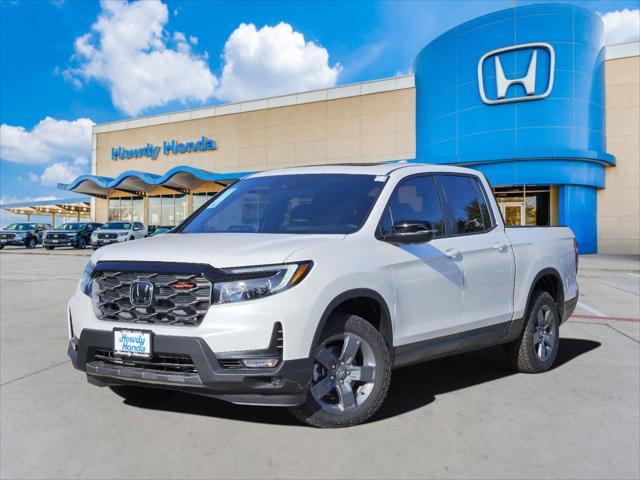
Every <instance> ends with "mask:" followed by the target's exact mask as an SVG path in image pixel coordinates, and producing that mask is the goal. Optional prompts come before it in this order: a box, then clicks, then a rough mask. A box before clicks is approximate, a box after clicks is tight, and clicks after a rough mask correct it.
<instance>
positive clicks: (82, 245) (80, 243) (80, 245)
mask: <svg viewBox="0 0 640 480" xmlns="http://www.w3.org/2000/svg"><path fill="white" fill-rule="evenodd" d="M76 248H78V249H80V250H84V249H85V248H87V241H86V240H85V239H84V238H81V239H80V240H78V243H76Z"/></svg>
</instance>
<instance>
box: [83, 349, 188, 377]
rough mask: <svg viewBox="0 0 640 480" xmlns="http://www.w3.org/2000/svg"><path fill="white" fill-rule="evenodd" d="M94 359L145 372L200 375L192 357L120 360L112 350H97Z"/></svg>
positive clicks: (155, 356)
mask: <svg viewBox="0 0 640 480" xmlns="http://www.w3.org/2000/svg"><path fill="white" fill-rule="evenodd" d="M93 359H94V360H96V361H98V362H104V363H106V364H108V365H116V366H120V367H132V368H142V369H145V370H156V371H157V370H160V371H163V372H178V373H198V370H197V369H196V366H195V365H194V363H193V360H191V357H189V356H187V355H184V356H180V355H158V354H156V355H154V356H153V358H149V359H140V358H120V357H116V356H114V355H113V351H111V350H96V353H95V354H94V355H93Z"/></svg>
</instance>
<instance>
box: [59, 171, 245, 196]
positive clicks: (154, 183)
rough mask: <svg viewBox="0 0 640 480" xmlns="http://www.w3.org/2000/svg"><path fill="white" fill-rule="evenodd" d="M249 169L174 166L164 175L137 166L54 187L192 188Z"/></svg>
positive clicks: (104, 191) (102, 190)
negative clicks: (217, 170) (227, 170)
mask: <svg viewBox="0 0 640 480" xmlns="http://www.w3.org/2000/svg"><path fill="white" fill-rule="evenodd" d="M251 173H254V172H233V173H215V172H208V171H206V170H200V169H199V168H193V167H188V166H178V167H174V168H172V169H171V170H169V171H168V172H167V173H165V174H164V175H157V174H154V173H146V172H140V171H137V170H128V171H126V172H123V173H121V174H120V175H118V176H117V177H116V178H109V177H100V176H97V175H81V176H79V177H78V178H76V179H75V180H74V181H73V182H71V183H68V184H65V183H59V184H58V188H60V189H62V190H68V191H70V192H77V193H84V194H87V195H93V196H100V197H104V196H107V195H109V194H111V193H112V192H113V191H117V190H118V191H125V192H130V193H145V192H148V191H150V190H153V189H154V188H156V187H158V186H163V187H167V188H173V189H176V190H193V189H194V188H198V187H199V186H200V185H202V184H203V183H205V182H218V183H220V184H223V185H225V184H227V183H229V182H232V181H235V180H239V179H240V178H242V177H245V176H247V175H250V174H251Z"/></svg>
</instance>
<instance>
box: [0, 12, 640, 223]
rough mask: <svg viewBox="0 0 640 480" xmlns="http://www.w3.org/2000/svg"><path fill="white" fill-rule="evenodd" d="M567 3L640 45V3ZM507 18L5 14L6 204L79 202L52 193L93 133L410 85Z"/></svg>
mask: <svg viewBox="0 0 640 480" xmlns="http://www.w3.org/2000/svg"><path fill="white" fill-rule="evenodd" d="M530 3H542V2H540V1H536V0H515V4H516V6H520V5H525V4H530ZM570 3H574V4H578V5H581V6H583V7H586V8H590V9H592V10H594V11H596V12H598V13H599V14H600V15H601V16H602V17H603V20H604V23H605V35H606V39H607V40H606V41H607V43H608V44H615V43H623V42H628V41H637V40H639V37H640V10H639V7H640V0H602V1H600V0H587V1H582V0H578V1H573V2H570ZM511 6H512V0H489V1H481V0H470V1H451V0H448V1H438V0H423V1H388V2H377V1H370V2H369V1H355V2H349V1H342V2H337V1H331V2H320V1H307V2H303V1H297V2H273V1H270V2H260V1H258V2H251V1H233V2H218V1H209V0H186V1H170V0H146V1H142V2H126V1H119V0H104V1H102V2H91V1H74V0H51V1H48V0H0V124H1V126H0V204H2V203H10V202H18V201H31V200H34V199H51V198H61V197H65V198H66V197H69V196H73V195H72V194H71V195H70V194H69V193H66V192H64V191H62V190H59V189H58V188H57V186H56V185H57V183H58V182H62V183H67V182H69V181H71V180H72V179H73V178H75V177H77V176H78V175H81V174H84V173H89V172H90V169H91V167H90V154H91V127H92V125H93V124H95V123H104V122H108V121H113V120H121V119H126V118H131V117H136V116H140V115H149V114H157V113H163V112H170V111H176V110H183V109H186V108H195V107H202V106H208V105H215V104H220V103H227V102H232V101H239V100H247V99H252V98H263V97H266V96H272V95H279V94H285V93H291V92H299V91H305V90H313V89H320V88H328V87H332V86H335V85H341V84H347V83H353V82H360V81H366V80H373V79H377V78H386V77H392V76H396V75H404V74H408V73H410V72H411V63H412V61H413V58H414V57H415V56H416V54H417V53H418V52H419V51H420V49H421V48H422V47H424V46H425V45H426V44H427V43H428V42H429V41H430V40H432V39H434V38H435V37H437V36H438V35H439V34H441V33H443V32H445V31H447V30H448V29H450V28H452V27H454V26H456V25H458V24H460V23H462V22H464V21H467V20H470V19H472V18H475V17H477V16H480V15H483V14H486V13H490V12H492V11H496V10H500V9H503V8H509V7H511ZM0 215H1V216H0V222H1V223H5V222H6V221H7V220H9V219H12V218H11V216H10V215H9V216H8V215H7V214H6V212H4V213H2V214H0Z"/></svg>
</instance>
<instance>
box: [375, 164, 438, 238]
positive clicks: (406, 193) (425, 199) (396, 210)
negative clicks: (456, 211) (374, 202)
mask: <svg viewBox="0 0 640 480" xmlns="http://www.w3.org/2000/svg"><path fill="white" fill-rule="evenodd" d="M401 220H422V221H426V222H429V223H431V228H432V229H434V230H436V234H435V237H441V236H443V235H444V216H443V214H442V205H441V204H440V198H439V197H438V191H437V189H436V184H435V181H434V179H433V177H432V176H425V177H414V178H409V179H407V180H404V181H403V182H401V183H400V184H399V186H398V187H397V188H396V190H395V191H394V192H393V195H391V199H390V200H389V205H388V207H387V209H386V210H385V212H384V215H383V217H382V233H383V234H386V233H389V232H390V231H391V227H392V226H393V224H394V223H396V222H398V221H401Z"/></svg>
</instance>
